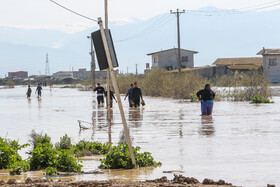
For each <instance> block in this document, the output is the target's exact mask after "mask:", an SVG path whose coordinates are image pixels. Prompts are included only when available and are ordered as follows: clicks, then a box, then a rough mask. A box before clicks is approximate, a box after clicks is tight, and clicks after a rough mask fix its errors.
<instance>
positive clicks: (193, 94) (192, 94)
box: [190, 93, 197, 102]
mask: <svg viewBox="0 0 280 187" xmlns="http://www.w3.org/2000/svg"><path fill="white" fill-rule="evenodd" d="M190 99H191V102H196V101H197V96H196V94H195V93H191V94H190Z"/></svg>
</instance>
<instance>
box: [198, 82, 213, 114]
mask: <svg viewBox="0 0 280 187" xmlns="http://www.w3.org/2000/svg"><path fill="white" fill-rule="evenodd" d="M196 96H197V98H198V100H199V101H201V113H202V115H203V116H210V115H212V111H213V105H214V103H213V100H214V99H215V93H214V92H213V91H212V90H211V89H210V84H206V85H205V88H204V89H202V90H200V91H198V92H197V94H196Z"/></svg>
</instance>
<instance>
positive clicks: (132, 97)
mask: <svg viewBox="0 0 280 187" xmlns="http://www.w3.org/2000/svg"><path fill="white" fill-rule="evenodd" d="M94 91H96V92H97V101H98V105H103V104H104V96H105V97H106V98H107V91H105V89H104V88H103V87H102V86H101V85H100V83H97V87H95V88H94ZM196 96H197V99H198V100H199V101H200V103H201V115H202V116H211V115H212V111H213V106H214V103H213V101H214V99H215V92H214V91H213V90H211V87H210V84H206V85H205V87H204V89H202V90H199V91H198V92H197V93H196ZM126 98H128V104H129V107H130V108H132V107H135V108H137V107H140V105H145V102H144V100H143V95H142V91H141V89H140V88H139V87H138V84H137V82H134V84H130V88H129V89H128V90H127V93H126V95H125V98H124V100H126ZM113 99H114V100H115V101H116V102H117V100H116V98H115V96H114V92H113V91H112V90H110V107H112V106H113ZM140 101H141V102H140Z"/></svg>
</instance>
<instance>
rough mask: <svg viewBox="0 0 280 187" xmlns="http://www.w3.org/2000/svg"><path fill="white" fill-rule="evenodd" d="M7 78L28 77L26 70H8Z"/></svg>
mask: <svg viewBox="0 0 280 187" xmlns="http://www.w3.org/2000/svg"><path fill="white" fill-rule="evenodd" d="M8 78H10V79H26V78H28V72H27V71H11V72H8Z"/></svg>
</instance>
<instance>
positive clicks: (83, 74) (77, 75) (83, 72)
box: [73, 68, 92, 79]
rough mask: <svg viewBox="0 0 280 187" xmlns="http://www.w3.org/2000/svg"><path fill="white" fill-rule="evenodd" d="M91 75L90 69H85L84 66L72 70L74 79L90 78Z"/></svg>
mask: <svg viewBox="0 0 280 187" xmlns="http://www.w3.org/2000/svg"><path fill="white" fill-rule="evenodd" d="M91 75H92V74H91V71H87V69H86V68H83V69H79V70H78V71H73V77H74V79H90V78H91V77H92V76H91Z"/></svg>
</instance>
